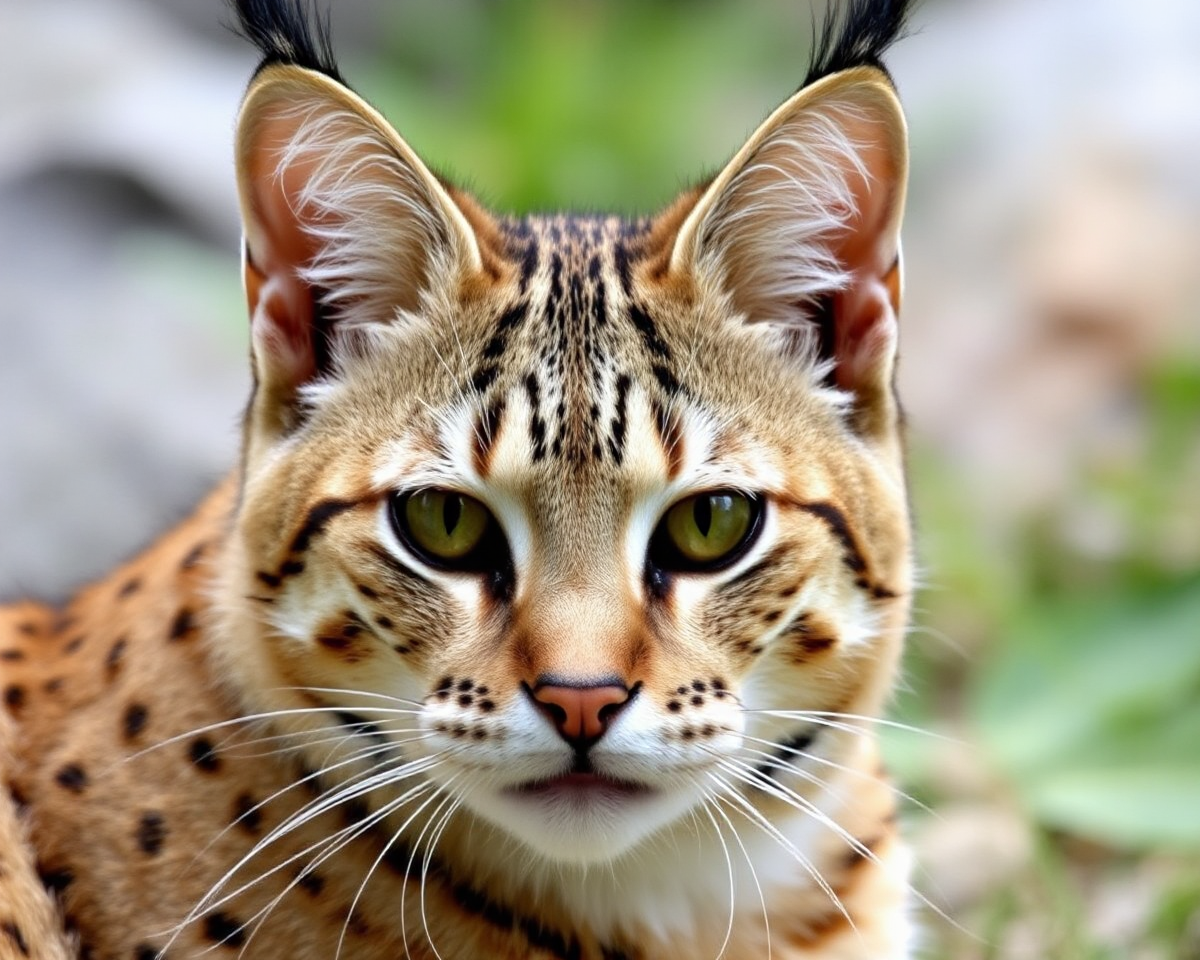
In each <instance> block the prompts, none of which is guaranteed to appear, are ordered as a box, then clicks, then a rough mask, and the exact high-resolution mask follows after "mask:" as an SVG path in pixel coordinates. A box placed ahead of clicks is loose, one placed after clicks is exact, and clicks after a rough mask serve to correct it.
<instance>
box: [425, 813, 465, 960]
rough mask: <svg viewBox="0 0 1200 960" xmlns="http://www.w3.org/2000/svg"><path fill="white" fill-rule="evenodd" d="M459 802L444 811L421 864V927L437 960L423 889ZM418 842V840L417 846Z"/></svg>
mask: <svg viewBox="0 0 1200 960" xmlns="http://www.w3.org/2000/svg"><path fill="white" fill-rule="evenodd" d="M461 803H462V801H461V800H455V802H454V803H453V804H452V805H451V807H450V809H449V810H447V811H446V815H445V816H444V817H442V819H441V820H440V821H439V822H438V826H437V828H436V830H435V832H434V833H433V834H432V835H431V836H430V839H429V850H428V851H427V852H426V855H425V859H424V861H423V862H422V864H421V926H422V928H423V929H424V930H425V939H426V940H427V941H428V942H429V949H430V950H432V951H433V955H434V956H435V957H437V960H443V958H442V955H441V953H439V952H438V948H437V945H436V944H435V943H434V942H433V934H432V933H431V932H430V930H429V917H428V916H427V915H426V913H425V888H426V886H427V885H428V878H429V864H430V863H432V862H433V851H434V850H435V849H436V847H437V844H438V841H439V840H440V839H441V838H442V833H443V832H444V831H445V829H446V827H447V826H448V825H449V823H450V818H451V817H453V816H454V813H455V811H456V810H458V808H459V806H460V805H461ZM423 834H424V831H422V835H423ZM419 845H420V840H419V839H418V846H419Z"/></svg>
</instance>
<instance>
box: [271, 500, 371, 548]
mask: <svg viewBox="0 0 1200 960" xmlns="http://www.w3.org/2000/svg"><path fill="white" fill-rule="evenodd" d="M363 502H364V501H362V500H337V499H333V498H330V499H329V500H322V501H321V502H320V503H318V504H317V505H316V506H314V507H312V508H311V509H310V510H309V511H308V516H307V517H305V518H304V523H303V524H302V525H301V526H300V529H299V530H298V531H297V532H296V536H295V538H294V539H293V540H292V546H291V548H290V549H289V551H288V552H289V553H292V554H298V553H304V552H305V551H306V550H308V547H309V544H310V543H311V542H312V539H313V537H316V536H319V535H320V534H322V533H324V531H325V527H327V526H328V525H329V521H330V520H332V519H333V518H334V517H336V516H337V515H338V514H341V513H345V512H346V511H347V510H351V509H353V508H354V507H357V506H358V505H359V504H361V503H363Z"/></svg>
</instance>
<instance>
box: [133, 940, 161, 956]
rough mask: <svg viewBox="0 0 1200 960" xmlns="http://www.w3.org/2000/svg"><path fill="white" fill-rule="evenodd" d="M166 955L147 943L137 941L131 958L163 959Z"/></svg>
mask: <svg viewBox="0 0 1200 960" xmlns="http://www.w3.org/2000/svg"><path fill="white" fill-rule="evenodd" d="M166 956H167V955H166V954H165V953H160V952H159V951H158V949H157V948H155V947H152V946H150V944H148V943H139V944H138V945H137V946H136V947H134V949H133V960H165V958H166Z"/></svg>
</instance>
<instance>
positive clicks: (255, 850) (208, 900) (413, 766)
mask: <svg viewBox="0 0 1200 960" xmlns="http://www.w3.org/2000/svg"><path fill="white" fill-rule="evenodd" d="M440 762H441V760H440V759H438V758H422V759H421V760H418V761H412V762H410V763H407V764H403V765H401V767H399V768H397V769H396V770H393V771H389V773H390V774H391V776H390V779H389V778H386V777H381V775H378V774H376V775H373V776H370V777H367V778H366V779H365V780H363V781H360V782H359V783H355V784H353V785H351V786H349V787H339V788H337V789H336V790H331V791H326V793H325V794H322V796H321V797H318V798H316V799H315V800H313V801H312V802H311V803H309V804H306V805H305V806H304V807H302V808H301V809H300V810H299V811H297V812H296V813H295V814H293V815H292V816H290V817H288V818H287V819H286V820H284V821H283V823H281V824H279V825H278V826H277V827H275V828H274V829H273V830H272V831H270V832H269V833H268V834H267V835H266V836H265V837H263V838H262V839H261V840H259V841H258V842H257V843H256V844H255V845H254V846H253V847H252V848H251V850H250V851H249V852H248V853H246V854H245V855H243V856H242V857H241V858H240V859H239V860H238V862H237V863H236V864H234V866H233V867H231V868H230V869H229V870H227V871H226V872H225V874H224V875H223V876H222V877H221V878H220V879H219V880H218V881H217V882H216V883H215V884H213V885H212V887H210V888H209V891H208V892H207V893H206V894H205V895H204V896H203V897H201V898H200V900H199V901H197V903H196V905H195V906H194V907H193V908H192V910H191V911H190V912H189V913H188V915H187V916H186V917H185V918H184V919H183V920H182V921H181V922H180V924H179V925H178V927H177V928H176V933H175V936H173V937H172V941H173V940H174V939H175V937H177V936H178V934H179V933H180V932H182V930H183V928H185V927H186V926H187V925H188V924H189V923H191V922H193V921H194V920H195V919H196V918H197V917H198V916H199V914H200V912H201V911H202V910H206V909H210V908H214V907H219V906H221V905H223V904H225V903H228V902H229V901H230V900H232V899H233V898H235V897H237V896H238V895H239V894H241V893H244V892H245V891H246V890H248V889H249V888H250V887H252V886H254V884H256V883H259V882H261V881H262V880H263V879H265V878H266V877H269V876H271V875H272V874H274V873H277V872H278V871H279V870H281V869H283V868H284V867H286V866H288V865H290V864H291V863H293V862H295V861H296V860H297V859H299V858H300V857H302V856H305V855H306V854H308V853H310V852H311V851H312V850H314V849H316V848H318V847H320V846H322V844H326V843H328V842H330V841H329V838H326V839H324V840H321V841H318V842H317V843H314V844H311V845H310V846H309V847H307V848H305V849H304V850H303V851H301V852H300V853H298V854H295V855H293V856H291V857H289V858H287V859H286V860H284V861H283V862H281V863H279V864H276V865H275V866H274V867H272V868H271V869H270V870H267V871H266V872H264V873H261V874H259V875H258V876H257V877H255V879H254V880H252V881H249V882H248V883H245V884H242V885H241V886H240V887H238V888H237V889H236V890H234V891H232V892H231V893H227V894H225V895H223V896H221V897H220V899H216V898H217V895H218V894H219V893H220V891H221V890H222V889H223V888H224V887H226V886H227V885H228V883H229V882H230V881H231V880H232V879H233V877H234V876H236V875H237V873H238V871H240V870H241V869H242V868H244V867H245V866H246V865H247V864H248V863H249V862H250V861H251V860H253V858H254V857H256V856H258V854H260V853H261V852H262V851H263V850H265V849H266V848H267V847H269V846H270V845H271V844H273V843H276V842H277V841H278V840H280V839H282V838H283V837H285V836H287V835H288V834H290V833H292V832H294V831H295V830H297V829H299V828H300V827H302V826H304V824H306V823H308V822H309V821H311V820H313V819H315V818H316V817H317V816H319V815H320V814H321V813H324V812H326V811H328V810H332V809H334V808H335V807H337V806H338V805H340V804H342V803H345V802H347V801H349V800H352V799H355V798H356V797H360V796H363V795H364V794H367V793H370V792H371V791H372V790H374V789H376V788H377V787H380V786H386V785H387V784H388V783H396V782H399V781H400V780H402V779H405V778H406V777H408V776H410V775H412V774H415V773H424V772H425V771H426V770H429V769H432V768H433V767H435V766H437V765H438V764H439V763H440ZM401 771H403V773H401ZM427 785H428V781H426V782H425V783H422V784H418V785H417V787H414V788H410V793H411V792H412V790H417V789H420V788H423V787H425V786H427ZM330 794H332V796H330ZM405 796H406V797H407V796H408V795H407V794H406V795H405ZM403 799H404V798H401V801H392V803H395V802H402V801H403ZM390 805H391V804H389V805H385V807H386V806H390ZM374 819H378V811H377V812H376V814H372V815H370V816H369V817H368V818H367V821H368V826H369V824H370V822H373V821H374ZM358 826H361V824H352V825H351V826H350V827H348V828H345V830H353V829H355V828H356V827H358ZM345 830H343V831H339V832H338V833H336V834H334V837H338V836H340V835H341V834H342V833H344V832H345ZM351 839H353V838H351ZM339 849H340V848H339ZM168 945H169V944H168Z"/></svg>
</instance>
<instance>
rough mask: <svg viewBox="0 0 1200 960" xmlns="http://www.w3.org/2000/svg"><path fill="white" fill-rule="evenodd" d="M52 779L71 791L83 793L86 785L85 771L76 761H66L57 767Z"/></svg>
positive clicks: (86, 776)
mask: <svg viewBox="0 0 1200 960" xmlns="http://www.w3.org/2000/svg"><path fill="white" fill-rule="evenodd" d="M54 780H55V782H56V783H57V784H58V785H59V786H60V787H62V788H63V789H64V790H70V791H71V792H72V793H83V791H84V790H86V789H87V786H88V775H87V771H86V770H84V769H83V767H81V766H80V765H79V764H77V763H68V764H67V765H66V766H64V767H61V768H59V771H58V773H56V774H55V775H54Z"/></svg>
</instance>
